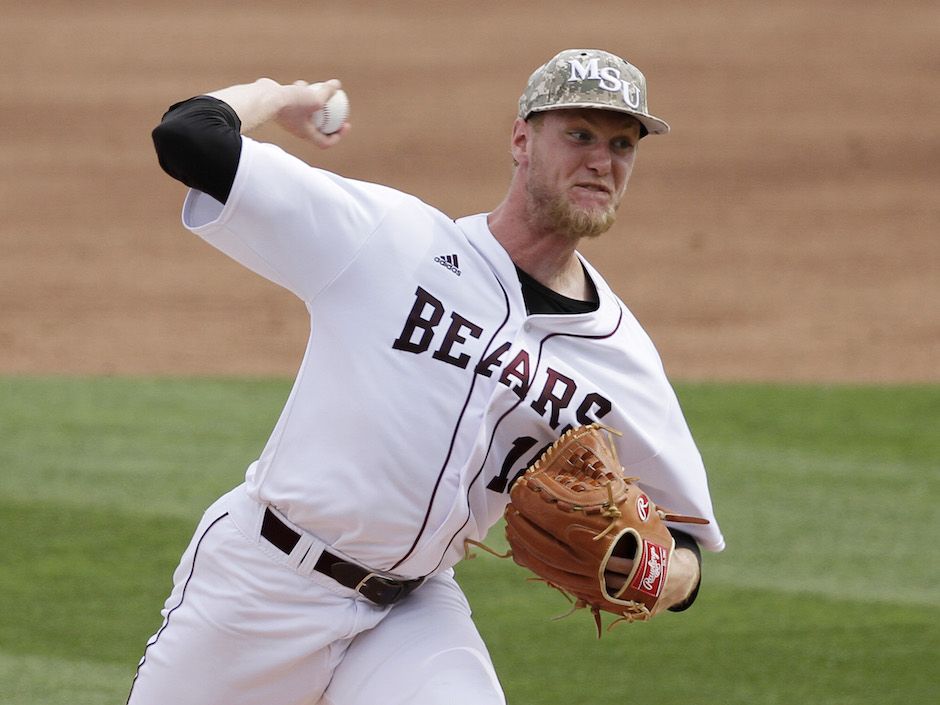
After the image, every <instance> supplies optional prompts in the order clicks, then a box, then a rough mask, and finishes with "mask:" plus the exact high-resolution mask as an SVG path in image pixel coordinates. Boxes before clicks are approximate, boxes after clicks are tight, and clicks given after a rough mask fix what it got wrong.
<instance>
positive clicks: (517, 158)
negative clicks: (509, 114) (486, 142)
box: [509, 118, 532, 164]
mask: <svg viewBox="0 0 940 705" xmlns="http://www.w3.org/2000/svg"><path fill="white" fill-rule="evenodd" d="M531 138H532V125H531V124H529V123H528V122H526V121H525V120H523V119H522V118H516V121H515V122H514V123H513V125H512V139H511V140H510V142H509V153H510V154H512V161H513V163H514V164H524V163H525V162H527V161H528V155H529V143H530V141H531Z"/></svg>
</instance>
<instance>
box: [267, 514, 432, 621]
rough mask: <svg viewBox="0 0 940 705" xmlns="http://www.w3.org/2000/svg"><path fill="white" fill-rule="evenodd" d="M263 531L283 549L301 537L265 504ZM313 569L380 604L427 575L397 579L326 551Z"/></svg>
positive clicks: (291, 547) (286, 550) (399, 596)
mask: <svg viewBox="0 0 940 705" xmlns="http://www.w3.org/2000/svg"><path fill="white" fill-rule="evenodd" d="M261 535H262V536H263V537H264V538H265V539H266V540H267V541H268V542H270V543H271V545H273V546H275V547H276V548H278V549H280V550H281V551H283V552H284V553H290V552H291V551H293V550H294V547H295V546H296V545H297V542H298V541H300V534H298V533H297V532H296V531H294V530H293V529H292V528H290V527H289V526H288V525H287V524H285V523H284V522H283V521H281V520H280V519H279V518H278V517H277V515H276V514H274V512H272V511H271V510H270V509H268V508H265V510H264V519H263V520H262V521H261ZM313 568H314V570H316V571H318V572H320V573H323V574H324V575H328V576H330V577H331V578H333V580H335V581H336V582H338V583H339V584H340V585H345V586H346V587H348V588H351V589H352V590H355V591H356V592H358V593H360V594H361V595H362V596H363V597H366V598H368V599H369V600H371V601H372V602H374V603H375V604H377V605H391V604H393V603H395V602H398V601H399V600H401V599H402V598H404V597H405V596H407V595H408V594H409V593H410V592H411V591H412V590H414V589H415V588H416V587H418V586H419V585H420V584H421V583H423V582H424V578H416V579H414V580H394V579H392V578H386V577H384V576H382V575H378V574H377V573H373V572H371V571H370V570H368V569H366V568H363V567H362V566H358V565H356V564H355V563H350V562H349V561H346V560H343V559H342V558H340V557H339V556H334V555H333V554H332V553H330V552H329V551H324V552H323V553H322V554H321V555H320V557H319V558H318V559H317V564H316V565H315V566H314V567H313Z"/></svg>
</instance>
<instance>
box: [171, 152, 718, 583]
mask: <svg viewBox="0 0 940 705" xmlns="http://www.w3.org/2000/svg"><path fill="white" fill-rule="evenodd" d="M183 222H184V225H185V226H186V227H187V228H189V229H191V230H192V231H193V232H195V233H197V234H198V235H199V236H201V237H202V238H204V239H205V240H206V241H208V242H209V243H211V244H212V245H213V246H215V247H217V248H218V249H220V250H221V251H223V252H225V253H226V254H228V255H229V256H231V257H233V258H234V259H236V260H237V261H239V262H240V263H242V264H243V265H245V266H246V267H248V268H250V269H252V270H254V271H255V272H257V273H258V274H260V275H262V276H264V277H266V278H268V279H270V280H271V281H273V282H276V283H278V284H280V285H282V286H284V287H286V288H288V289H289V290H290V291H292V292H294V293H295V294H296V295H297V296H298V297H300V298H301V299H302V300H303V301H304V302H305V303H306V306H307V309H308V311H309V313H310V317H311V322H312V327H311V331H312V332H311V336H310V338H309V342H308V345H307V350H306V353H305V355H304V359H303V362H302V364H301V367H300V370H299V373H298V375H297V379H296V382H295V384H294V387H293V389H292V391H291V393H290V396H289V398H288V400H287V403H286V406H285V408H284V410H283V413H282V414H281V416H280V418H279V420H278V422H277V425H276V427H275V428H274V430H273V433H272V434H271V437H270V439H269V440H268V442H267V444H266V445H265V447H264V449H263V451H262V453H261V455H260V457H259V458H258V460H257V461H255V462H254V463H252V464H251V465H250V467H249V468H248V472H247V476H246V484H247V488H248V491H249V493H250V495H251V496H252V497H254V498H255V499H257V500H260V501H262V502H265V503H269V504H272V505H274V506H276V507H277V508H278V509H279V510H280V511H281V512H283V513H284V514H285V515H286V516H287V517H288V519H290V521H291V522H293V523H294V524H296V525H298V526H300V527H303V528H304V529H306V530H307V531H309V532H311V533H312V534H314V535H315V536H317V537H319V538H320V539H321V540H323V541H324V542H326V543H327V544H328V545H331V546H332V547H333V548H334V549H335V550H336V551H337V552H339V553H341V554H345V555H346V556H348V557H351V558H353V559H355V560H357V561H359V562H360V563H363V564H364V565H366V566H368V567H370V568H372V569H375V570H381V571H387V572H390V573H393V574H396V575H400V576H403V577H409V578H410V577H419V576H424V575H429V574H433V573H435V572H438V571H441V570H442V569H444V568H447V567H450V566H452V565H453V564H454V563H456V562H457V561H458V560H460V558H461V557H462V556H463V554H464V543H463V542H464V539H467V538H471V539H476V540H480V539H482V538H483V537H484V536H485V535H486V533H487V530H488V529H489V528H490V527H491V526H492V525H493V524H494V523H495V522H496V521H497V520H498V519H499V518H500V516H501V514H502V511H503V509H504V507H505V504H506V502H507V499H508V494H507V492H508V488H509V486H510V483H511V482H512V480H513V479H514V478H515V477H516V476H517V475H518V474H519V473H521V472H522V471H524V469H525V468H526V466H527V465H528V464H529V463H530V462H532V460H533V459H534V458H535V457H536V456H537V455H538V454H539V453H540V451H541V450H542V449H543V448H544V447H545V446H546V445H548V444H549V443H551V442H553V441H554V440H555V439H557V438H558V436H559V435H560V434H561V433H563V432H564V431H565V430H566V429H567V428H569V427H571V426H574V425H578V424H582V423H589V422H592V421H600V422H602V423H604V424H606V425H608V426H610V427H612V428H615V429H617V430H618V431H620V432H622V433H623V436H621V437H619V438H617V439H616V443H617V451H618V454H619V457H620V461H621V463H622V464H623V465H624V467H625V468H626V470H627V473H628V474H629V475H635V476H638V477H639V478H641V482H640V484H641V485H642V487H643V488H644V490H646V491H647V492H648V494H649V495H650V496H651V498H652V499H653V500H654V501H655V502H657V503H660V504H662V505H663V506H665V507H668V508H669V509H671V510H673V511H676V512H679V513H683V514H691V515H697V516H702V517H705V518H707V519H709V520H710V522H711V523H710V524H708V525H705V526H696V525H691V524H683V525H681V526H680V527H678V528H681V529H682V530H683V531H686V532H688V533H690V534H692V535H693V536H694V537H695V538H696V539H697V540H698V541H699V543H700V544H701V545H702V546H703V547H704V548H705V549H708V550H711V551H719V550H721V549H722V548H723V547H724V540H723V538H722V535H721V532H720V530H719V527H718V525H717V523H716V521H715V517H714V514H713V511H712V506H711V500H710V497H709V491H708V486H707V481H706V475H705V470H704V467H703V465H702V461H701V457H700V455H699V453H698V451H697V449H696V447H695V444H694V442H693V440H692V438H691V434H690V433H689V430H688V427H687V424H686V422H685V420H684V418H683V415H682V412H681V410H680V408H679V404H678V402H677V399H676V396H675V394H674V393H673V390H672V388H671V386H670V385H669V383H668V381H667V380H666V377H665V374H664V372H663V368H662V364H661V362H660V359H659V356H658V354H657V352H656V350H655V349H654V347H653V345H652V343H651V342H650V340H649V338H648V336H647V335H646V333H645V332H644V331H643V330H642V328H641V327H640V325H639V324H638V323H637V321H636V320H635V319H634V317H633V315H632V314H631V313H630V312H629V310H628V309H627V308H626V306H624V304H623V302H621V301H620V299H619V298H618V297H617V296H616V295H615V294H614V293H613V292H612V291H611V290H610V288H609V287H608V285H607V284H606V283H605V282H604V280H603V278H602V277H601V276H600V275H599V274H598V273H597V271H595V270H594V269H593V268H592V267H591V266H590V265H589V264H588V263H587V262H584V265H585V267H586V270H587V272H588V273H589V275H590V276H591V279H592V280H593V282H594V284H595V286H596V288H597V292H598V296H599V298H600V304H599V307H598V309H597V310H596V311H593V312H591V313H585V314H574V315H571V314H567V315H527V313H526V309H525V305H524V302H523V299H522V292H521V288H520V284H519V278H518V275H517V273H516V270H515V267H514V265H513V262H512V261H511V259H510V257H509V255H508V254H507V253H506V251H505V250H504V249H503V248H502V246H501V245H500V244H499V242H498V241H497V240H496V239H495V238H494V237H493V235H492V233H491V232H490V231H489V228H488V227H487V217H486V215H485V214H481V215H474V216H470V217H467V218H462V219H460V220H457V221H456V222H455V221H453V220H451V219H450V218H448V217H447V216H445V215H443V214H442V213H440V212H439V211H437V210H436V209H434V208H432V207H430V206H428V205H427V204H425V203H422V202H421V201H419V200H418V199H416V198H414V197H411V196H408V195H405V194H403V193H400V192H398V191H395V190H393V189H390V188H387V187H384V186H378V185H375V184H369V183H364V182H360V181H354V180H350V179H346V178H342V177H340V176H337V175H335V174H332V173H329V172H326V171H323V170H319V169H316V168H312V167H310V166H308V165H307V164H305V163H303V162H302V161H300V160H299V159H297V158H295V157H293V156H291V155H289V154H287V153H286V152H284V151H283V150H281V149H280V148H278V147H277V146H274V145H270V144H263V143H259V142H256V141H253V140H252V139H250V138H247V137H243V147H242V153H241V160H240V163H239V167H238V172H237V175H236V178H235V182H234V184H233V187H232V191H231V195H230V196H229V199H228V201H227V203H226V205H225V206H222V204H220V203H218V202H217V201H215V200H214V199H212V198H211V197H209V196H207V195H205V194H203V193H201V192H198V191H191V192H190V193H189V195H188V197H187V200H186V203H185V205H184V212H183Z"/></svg>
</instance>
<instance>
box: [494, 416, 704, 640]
mask: <svg viewBox="0 0 940 705" xmlns="http://www.w3.org/2000/svg"><path fill="white" fill-rule="evenodd" d="M611 432H613V431H612V430H611V429H608V428H607V427H605V426H602V425H600V424H596V423H595V424H590V425H588V426H580V427H578V428H574V429H572V430H570V431H568V432H567V433H565V434H564V435H563V436H562V437H561V438H559V439H558V441H556V442H555V443H554V444H553V445H552V446H551V447H550V448H549V449H548V450H546V451H545V452H544V453H543V454H542V456H541V457H540V458H539V459H538V460H537V461H536V462H535V464H534V465H533V466H532V467H530V468H529V469H528V470H526V472H525V474H523V475H522V476H521V477H519V479H518V480H516V482H515V483H514V484H513V486H512V488H511V489H510V492H509V497H510V503H509V505H508V506H507V507H506V511H505V519H506V538H507V540H508V541H509V545H510V548H511V552H512V557H513V560H514V561H515V562H516V563H518V564H519V565H521V566H523V567H525V568H528V569H529V570H531V571H532V572H533V573H535V574H536V575H537V576H538V577H539V578H540V579H541V580H544V581H545V582H546V583H548V584H549V585H551V586H552V587H554V588H557V589H558V590H560V591H561V592H563V593H565V594H566V595H569V596H573V598H574V607H573V608H572V611H574V610H575V609H578V608H582V607H584V608H590V610H591V612H592V613H593V615H594V620H595V623H596V624H597V630H598V637H599V636H600V635H601V617H600V612H601V611H602V610H603V611H605V612H611V613H613V614H615V615H617V616H618V617H619V619H617V620H616V621H615V622H614V623H613V624H616V623H618V622H621V621H627V622H633V621H642V620H647V619H650V618H651V617H652V616H653V615H655V614H657V613H658V612H660V611H662V610H663V609H665V608H667V607H669V605H666V604H660V602H659V601H660V598H661V597H662V595H663V588H664V586H665V584H666V579H667V577H668V575H669V563H670V559H671V558H672V554H673V550H674V547H675V542H674V540H673V538H672V535H671V534H670V533H669V529H668V528H667V527H666V525H665V523H664V522H665V521H667V520H668V521H680V522H683V521H684V522H692V523H698V524H707V523H708V521H707V520H706V519H699V518H697V517H688V516H682V515H676V514H671V513H669V512H666V511H664V510H662V509H659V508H657V507H656V505H655V504H653V502H652V500H650V498H649V497H648V496H647V495H646V494H645V493H644V492H643V491H642V490H641V489H640V488H639V487H638V486H637V485H636V484H634V483H633V480H635V479H636V478H625V477H624V470H623V468H622V467H621V465H620V462H619V461H618V460H617V454H616V451H615V449H614V445H613V442H612V440H611V438H610V435H609V434H610V433H611ZM612 559H613V561H614V563H617V564H619V565H620V566H624V565H626V566H627V567H628V569H629V571H630V572H629V574H628V575H627V576H626V579H625V580H623V576H620V577H621V580H619V581H617V580H612V577H613V572H614V571H612V570H611V565H610V564H611V560H612ZM621 583H622V584H621ZM613 624H611V625H610V626H613Z"/></svg>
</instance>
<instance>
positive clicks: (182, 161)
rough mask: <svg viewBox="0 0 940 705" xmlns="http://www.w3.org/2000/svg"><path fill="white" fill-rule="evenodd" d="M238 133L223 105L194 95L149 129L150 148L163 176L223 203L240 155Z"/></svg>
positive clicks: (231, 113) (231, 114)
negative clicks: (151, 143) (151, 139)
mask: <svg viewBox="0 0 940 705" xmlns="http://www.w3.org/2000/svg"><path fill="white" fill-rule="evenodd" d="M240 131H241V120H239V119H238V115H236V114H235V111H234V110H232V108H230V107H229V106H228V104H227V103H224V102H223V101H221V100H218V99H217V98H211V97H209V96H205V95H203V96H196V97H195V98H190V99H189V100H184V101H183V102H181V103H176V104H175V105H172V106H170V109H169V110H167V111H166V114H164V116H163V120H162V121H161V122H160V124H159V125H157V127H156V128H154V130H153V133H152V137H153V146H154V148H155V149H156V150H157V158H158V159H159V161H160V166H161V167H162V168H163V170H164V171H165V172H166V173H167V174H169V175H170V176H172V177H173V178H174V179H176V180H177V181H182V182H183V183H184V184H186V185H187V186H189V187H190V188H194V189H196V190H198V191H202V192H203V193H208V194H209V195H210V196H212V197H213V198H214V199H216V200H217V201H219V202H220V203H225V201H226V200H228V196H229V193H230V192H231V190H232V183H234V181H235V172H236V171H237V170H238V160H239V157H240V156H241V149H242V140H241V135H240Z"/></svg>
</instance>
